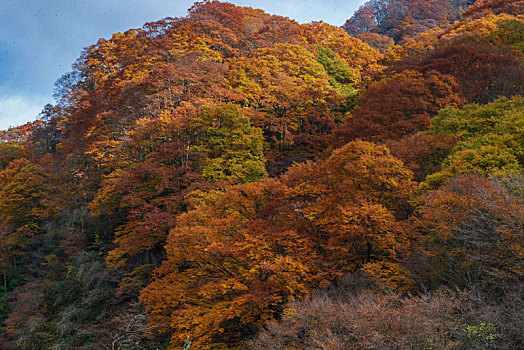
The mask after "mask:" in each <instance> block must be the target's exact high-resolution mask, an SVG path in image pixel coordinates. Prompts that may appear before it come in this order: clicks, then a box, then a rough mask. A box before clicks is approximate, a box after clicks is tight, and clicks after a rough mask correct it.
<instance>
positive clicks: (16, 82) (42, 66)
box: [0, 0, 365, 130]
mask: <svg viewBox="0 0 524 350" xmlns="http://www.w3.org/2000/svg"><path fill="white" fill-rule="evenodd" d="M193 2H194V1H193V0H84V1H82V0H0V130H3V129H7V128H8V127H10V126H17V125H21V124H24V123H25V122H28V121H31V120H35V119H36V118H37V116H38V114H39V113H40V111H41V110H42V108H43V107H44V106H45V105H46V104H48V103H51V104H52V103H54V100H53V97H52V96H53V86H54V82H55V81H56V80H57V79H58V78H60V77H61V76H62V75H63V74H65V73H67V72H69V71H70V70H71V65H72V64H73V63H74V61H75V60H76V58H78V57H79V56H80V53H81V52H82V49H83V48H84V47H87V46H89V45H91V44H94V43H96V42H97V40H98V39H99V38H110V37H111V35H112V34H113V33H116V32H124V31H126V30H128V29H130V28H139V27H141V26H142V25H143V24H144V23H147V22H151V21H156V20H159V19H161V18H164V17H182V16H185V15H187V9H188V8H190V7H191V5H192V4H193ZM228 2H231V3H233V4H236V5H239V6H250V7H253V8H260V9H263V10H264V11H266V12H268V13H270V14H278V15H281V16H285V17H289V18H292V19H295V20H297V21H298V22H300V23H307V22H311V21H318V20H323V21H324V22H327V23H330V24H333V25H338V26H340V25H342V24H344V22H345V21H346V19H348V18H349V17H351V15H352V14H353V12H354V11H355V10H356V9H357V8H358V7H359V6H360V5H362V3H364V2H365V0H283V1H278V0H229V1H228Z"/></svg>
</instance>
